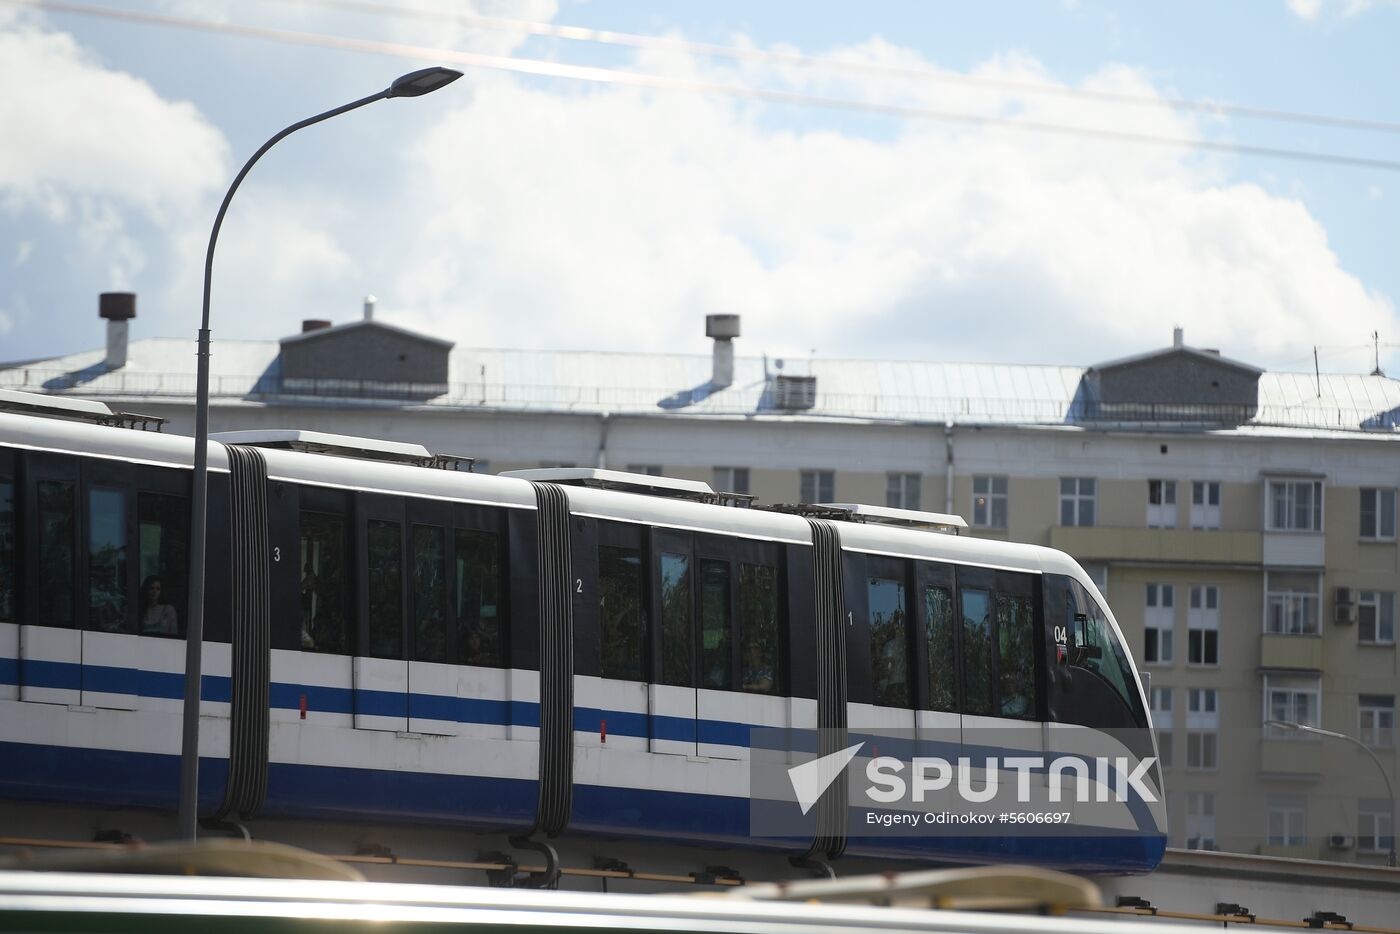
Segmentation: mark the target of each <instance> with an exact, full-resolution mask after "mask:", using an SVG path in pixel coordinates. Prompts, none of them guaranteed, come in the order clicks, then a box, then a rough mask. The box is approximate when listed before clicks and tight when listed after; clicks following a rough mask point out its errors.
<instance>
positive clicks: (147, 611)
mask: <svg viewBox="0 0 1400 934" xmlns="http://www.w3.org/2000/svg"><path fill="white" fill-rule="evenodd" d="M164 589H165V587H164V582H163V581H161V579H160V577H159V576H157V575H155V574H152V575H151V576H150V577H148V578H146V579H145V580H144V581H142V582H141V632H143V633H145V634H146V635H151V636H178V635H179V634H180V620H179V618H178V617H177V616H176V614H175V607H173V606H171V605H170V604H169V603H166V602H164V601H165V597H164V596H163V591H164Z"/></svg>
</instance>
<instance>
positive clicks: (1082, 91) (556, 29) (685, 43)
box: [282, 0, 1400, 133]
mask: <svg viewBox="0 0 1400 934" xmlns="http://www.w3.org/2000/svg"><path fill="white" fill-rule="evenodd" d="M282 2H283V3H284V4H286V3H290V4H295V5H300V6H319V7H328V8H331V9H338V10H349V11H353V12H358V13H368V14H373V15H377V16H392V17H396V18H400V19H419V20H436V21H439V22H456V23H461V24H462V25H465V26H475V27H477V28H480V29H491V30H495V31H499V32H514V33H520V34H524V35H531V36H545V37H549V38H554V39H569V40H572V41H576V42H594V43H599V44H603V45H616V46H623V47H625V48H631V49H651V50H658V51H668V52H684V53H686V54H690V55H703V56H706V57H710V58H726V59H730V60H734V61H746V62H761V63H764V64H772V65H799V66H802V67H804V68H813V69H826V70H832V71H849V72H855V73H860V74H866V75H873V76H879V77H888V78H914V79H920V80H925V81H929V80H931V81H942V82H946V83H952V84H963V85H968V86H971V87H978V88H983V89H986V90H994V91H1003V92H1005V91H1010V92H1015V93H1021V94H1047V95H1054V96H1059V97H1070V98H1079V99H1083V100H1093V101H1097V102H1099V103H1108V104H1124V105H1130V106H1139V107H1158V108H1161V107H1166V108H1170V109H1173V110H1183V111H1190V112H1193V113H1202V114H1216V115H1221V116H1230V117H1249V118H1253V119H1260V120H1278V121H1284V122H1290V123H1305V124H1312V125H1315V126H1327V127H1334V128H1343V129H1352V130H1373V131H1377V132H1382V133H1400V123H1396V122H1393V121H1387V120H1371V119H1367V118H1364V117H1343V116H1336V115H1333V114H1320V113H1308V112H1304V111H1296V110H1281V109H1277V108H1270V107H1251V106H1247V105H1241V104H1227V103H1224V102H1219V101H1210V100H1196V99H1191V98H1185V97H1161V96H1155V95H1148V94H1132V93H1129V92H1125V91H1101V90H1094V89H1092V88H1074V87H1066V86H1064V85H1057V84H1050V83H1048V82H1043V81H1027V80H1023V79H1015V78H994V77H990V76H987V75H968V74H961V73H959V72H955V71H948V70H946V69H942V68H933V67H930V66H927V65H924V66H917V65H892V64H888V63H884V62H862V61H854V60H851V59H843V58H833V57H831V56H829V55H828V56H822V55H806V54H804V53H801V52H787V51H783V50H780V49H756V48H745V47H743V46H732V45H718V44H714V43H709V42H695V41H692V40H689V39H680V38H677V37H674V36H650V35H643V34H638V33H627V32H612V31H610V30H605V29H590V28H588V27H584V26H568V25H564V24H560V23H545V22H539V21H536V20H522V19H508V18H505V17H500V16H482V15H480V14H477V13H462V12H456V11H447V10H430V9H425V8H422V7H400V6H394V5H391V4H387V3H375V2H372V0H282Z"/></svg>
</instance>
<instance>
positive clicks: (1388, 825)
mask: <svg viewBox="0 0 1400 934" xmlns="http://www.w3.org/2000/svg"><path fill="white" fill-rule="evenodd" d="M1394 835H1395V815H1394V814H1392V813H1391V802H1390V801H1387V800H1385V799H1384V798H1361V799H1359V800H1358V801H1357V802H1356V851H1357V852H1358V853H1389V852H1390V850H1391V847H1392V846H1393V845H1394V840H1393V837H1394Z"/></svg>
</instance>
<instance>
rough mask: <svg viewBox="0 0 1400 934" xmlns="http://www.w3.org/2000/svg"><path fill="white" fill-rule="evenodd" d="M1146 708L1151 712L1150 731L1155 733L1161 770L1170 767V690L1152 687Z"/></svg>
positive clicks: (1171, 721) (1171, 718)
mask: <svg viewBox="0 0 1400 934" xmlns="http://www.w3.org/2000/svg"><path fill="white" fill-rule="evenodd" d="M1147 703H1148V708H1149V709H1150V710H1151V711H1152V729H1153V730H1154V731H1155V732H1156V733H1157V755H1158V756H1159V757H1160V759H1161V764H1162V768H1164V769H1169V768H1171V767H1172V759H1173V756H1172V735H1173V733H1172V725H1173V716H1172V689H1171V688H1169V687H1153V688H1152V690H1151V692H1150V693H1149V695H1148V701H1147Z"/></svg>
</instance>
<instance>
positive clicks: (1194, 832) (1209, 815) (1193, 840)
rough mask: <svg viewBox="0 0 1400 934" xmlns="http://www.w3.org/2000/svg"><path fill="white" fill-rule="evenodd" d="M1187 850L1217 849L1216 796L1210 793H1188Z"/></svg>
mask: <svg viewBox="0 0 1400 934" xmlns="http://www.w3.org/2000/svg"><path fill="white" fill-rule="evenodd" d="M1186 849H1188V850H1213V849H1215V794H1214V793H1213V792H1209V791H1188V792H1187V793H1186Z"/></svg>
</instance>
